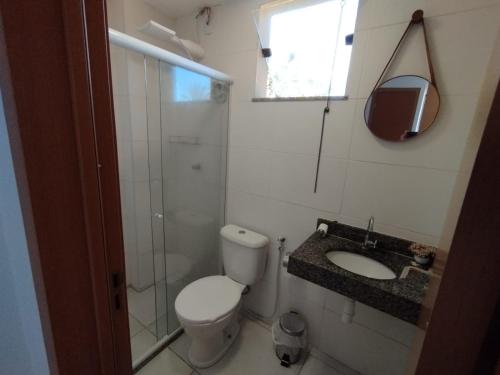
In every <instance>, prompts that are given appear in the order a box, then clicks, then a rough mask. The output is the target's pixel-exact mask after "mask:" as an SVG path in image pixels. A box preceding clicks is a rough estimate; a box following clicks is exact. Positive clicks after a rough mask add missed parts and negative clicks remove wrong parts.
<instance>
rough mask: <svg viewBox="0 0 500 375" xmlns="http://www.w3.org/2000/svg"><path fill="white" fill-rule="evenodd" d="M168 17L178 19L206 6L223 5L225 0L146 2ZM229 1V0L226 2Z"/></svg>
mask: <svg viewBox="0 0 500 375" xmlns="http://www.w3.org/2000/svg"><path fill="white" fill-rule="evenodd" d="M144 1H145V2H146V3H148V4H150V5H152V6H154V7H155V8H157V9H158V10H160V11H161V12H162V13H165V15H166V16H168V17H171V18H178V17H182V16H186V15H188V14H191V13H192V12H194V11H195V10H198V9H200V8H203V7H204V6H207V5H208V6H213V5H217V4H221V3H222V2H224V0H144ZM226 1H227V0H226Z"/></svg>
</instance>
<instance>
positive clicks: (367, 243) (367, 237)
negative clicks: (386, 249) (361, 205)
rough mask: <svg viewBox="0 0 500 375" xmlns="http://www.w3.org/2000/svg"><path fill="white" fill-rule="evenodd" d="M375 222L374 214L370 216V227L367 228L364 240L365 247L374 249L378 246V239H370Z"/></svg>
mask: <svg viewBox="0 0 500 375" xmlns="http://www.w3.org/2000/svg"><path fill="white" fill-rule="evenodd" d="M374 223H375V218H374V217H373V216H371V217H370V220H369V221H368V228H366V234H365V240H364V242H363V248H365V249H374V248H375V247H376V246H377V241H376V240H375V241H371V240H370V233H372V232H373V224H374Z"/></svg>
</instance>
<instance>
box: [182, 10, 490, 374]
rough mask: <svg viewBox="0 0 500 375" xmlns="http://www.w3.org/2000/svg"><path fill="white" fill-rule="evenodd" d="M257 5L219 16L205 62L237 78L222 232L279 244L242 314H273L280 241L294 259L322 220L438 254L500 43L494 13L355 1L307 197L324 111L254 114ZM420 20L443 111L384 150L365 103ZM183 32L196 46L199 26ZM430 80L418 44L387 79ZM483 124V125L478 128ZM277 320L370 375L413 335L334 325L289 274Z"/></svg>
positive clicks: (325, 296) (312, 105)
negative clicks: (348, 55)
mask: <svg viewBox="0 0 500 375" xmlns="http://www.w3.org/2000/svg"><path fill="white" fill-rule="evenodd" d="M259 3H262V1H259V0H252V1H243V0H236V1H231V2H226V3H225V4H224V5H222V6H218V7H214V9H213V10H214V12H213V24H212V26H210V27H209V28H204V27H202V26H198V27H199V30H200V31H201V32H200V33H199V34H200V39H201V40H200V42H201V44H202V46H203V47H204V48H205V50H206V53H207V55H206V58H205V59H204V60H203V61H202V63H204V64H206V65H209V66H211V67H214V68H216V69H218V70H221V71H224V72H226V73H228V74H230V75H232V76H233V78H234V80H235V83H234V85H233V88H232V103H231V117H230V141H229V145H230V148H229V171H228V196H227V221H228V222H231V223H235V224H239V225H242V226H246V227H248V228H250V229H253V230H256V231H259V232H262V233H264V234H266V235H268V236H269V237H270V238H271V239H272V240H273V246H272V249H271V261H270V263H269V265H268V269H267V273H266V276H265V279H264V280H263V281H262V282H261V283H260V284H259V285H257V286H255V287H254V288H253V290H252V293H251V294H250V296H249V297H248V299H247V305H248V307H250V308H251V309H253V310H255V311H256V312H258V313H260V314H264V315H266V314H269V312H270V311H271V309H272V301H273V299H274V295H273V291H274V285H273V283H274V279H275V277H274V272H275V267H276V258H277V252H276V243H275V241H274V239H276V238H277V237H278V236H279V235H283V236H285V237H286V238H287V244H288V247H289V249H290V250H293V249H294V248H296V247H297V246H298V245H299V244H300V243H301V242H302V241H303V240H305V239H306V238H307V236H308V235H309V234H310V233H311V232H312V230H313V229H314V224H315V220H316V218H317V217H324V218H330V219H337V220H340V221H341V222H344V223H348V224H352V225H356V226H360V227H364V226H365V225H366V224H367V219H368V217H369V216H370V215H374V216H375V218H376V222H375V229H376V230H377V231H380V232H383V233H387V234H391V235H395V236H401V237H403V238H407V239H410V240H415V241H420V242H423V243H427V244H431V245H434V244H437V243H438V241H439V238H440V236H441V234H442V231H443V227H444V222H445V219H446V214H447V211H448V206H449V202H450V199H451V197H452V193H453V190H454V186H455V181H456V179H457V176H458V175H459V171H460V164H461V161H462V159H463V158H464V156H465V155H466V153H469V152H470V149H471V148H474V147H477V144H475V143H474V142H471V137H475V135H474V134H477V132H475V133H474V132H473V133H471V128H472V125H473V122H474V120H475V119H476V117H475V115H476V110H477V104H478V99H479V95H480V93H481V91H482V85H483V81H484V79H485V78H489V79H490V80H491V79H497V78H498V74H497V76H495V77H492V76H490V77H485V71H486V68H487V65H488V62H489V59H490V55H491V54H492V50H493V45H494V42H495V38H496V36H497V32H498V18H499V16H500V5H499V4H500V2H499V1H493V0H481V1H475V2H464V1H460V2H457V1H452V0H446V1H432V2H431V1H426V0H420V1H409V0H407V1H396V0H382V1H373V0H367V1H364V2H361V5H360V9H359V16H358V22H357V30H356V34H355V38H354V46H353V55H352V62H351V71H350V75H349V80H348V89H347V94H348V96H349V100H347V101H342V102H334V103H333V104H332V111H331V114H330V115H329V116H328V119H327V124H326V133H325V141H324V145H323V150H324V152H323V158H322V164H321V172H320V179H319V190H318V194H316V195H314V194H313V184H314V170H315V161H316V152H317V149H318V142H319V133H320V125H321V123H320V120H321V114H322V109H323V107H324V103H321V102H288V103H252V102H251V98H252V97H253V95H254V92H255V76H256V61H257V58H258V55H259V51H258V49H257V46H258V43H257V37H256V33H255V29H254V25H253V20H252V11H253V10H255V9H258V5H259ZM418 8H422V9H423V10H424V12H425V16H426V25H427V29H428V36H429V39H430V47H431V53H432V57H433V61H434V64H435V71H436V77H437V82H438V89H439V90H440V93H441V100H442V102H441V110H440V113H439V115H438V119H437V121H436V123H435V126H433V127H432V128H431V129H430V130H429V131H427V132H426V133H425V134H423V135H421V136H419V137H418V138H416V139H412V140H411V141H409V142H406V143H403V144H397V143H389V142H384V141H381V140H378V139H376V138H375V137H374V136H373V135H372V134H371V133H370V132H369V130H368V129H367V128H366V126H365V124H364V121H363V109H364V104H365V101H366V99H367V97H368V95H369V93H370V91H371V89H372V88H373V85H374V83H375V81H376V80H377V78H378V76H379V74H380V72H381V71H382V69H383V67H384V65H385V63H386V61H387V59H388V58H389V56H390V54H391V52H392V50H393V49H394V47H395V45H396V44H397V41H398V40H399V38H400V36H401V35H402V33H403V31H404V29H405V28H406V26H407V23H408V21H409V19H410V17H411V14H412V12H413V11H414V10H415V9H418ZM176 30H177V31H178V33H179V34H180V35H181V36H182V37H184V38H191V39H193V40H196V26H195V22H194V21H193V15H190V16H187V17H184V18H181V19H179V20H177V23H176ZM405 73H407V74H419V75H423V76H428V72H427V64H426V62H425V52H424V45H423V38H422V33H421V31H420V30H419V32H418V33H417V32H412V33H411V34H410V35H409V38H408V41H407V43H406V45H405V47H404V48H403V50H402V53H401V55H400V58H398V59H397V60H396V61H395V64H394V65H393V69H391V71H390V74H391V75H396V74H405ZM482 125H484V123H483V124H481V126H482ZM282 281H283V283H282V284H283V288H282V295H283V299H282V308H289V307H293V308H295V309H298V310H299V311H301V312H302V313H304V314H305V315H306V317H307V318H308V321H309V324H310V329H311V333H312V337H311V339H312V342H313V344H314V345H315V346H317V347H318V348H319V349H320V350H322V351H324V352H326V353H328V354H330V355H332V356H334V357H336V358H337V359H339V360H341V361H344V362H345V363H347V364H348V365H350V366H352V367H353V368H355V369H357V370H359V371H361V372H363V373H367V374H399V373H402V372H403V370H404V367H405V362H406V355H407V352H408V346H409V345H410V342H411V339H412V337H413V335H414V333H415V332H414V331H415V329H414V328H413V327H412V326H410V325H408V324H406V323H404V322H401V321H399V320H397V319H394V318H392V317H390V316H388V315H386V314H382V313H380V312H378V311H376V310H373V309H371V308H369V307H366V306H363V305H360V304H357V306H358V314H357V315H356V317H355V323H354V324H352V325H343V324H341V323H340V318H339V312H340V311H341V309H342V301H343V298H342V297H341V296H339V295H338V294H336V293H332V292H330V291H327V290H325V289H323V288H320V287H317V286H314V285H313V284H311V283H308V282H305V281H302V280H299V279H297V278H295V277H293V276H291V275H288V274H286V273H284V274H283V275H282Z"/></svg>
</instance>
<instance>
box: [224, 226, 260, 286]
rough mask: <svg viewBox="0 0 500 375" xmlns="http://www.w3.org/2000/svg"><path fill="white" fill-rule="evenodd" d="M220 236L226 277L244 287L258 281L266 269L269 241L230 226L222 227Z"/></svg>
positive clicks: (250, 232) (245, 230)
mask: <svg viewBox="0 0 500 375" xmlns="http://www.w3.org/2000/svg"><path fill="white" fill-rule="evenodd" d="M220 234H221V238H222V259H223V263H224V270H225V271H226V275H227V276H229V277H230V278H231V279H233V280H234V281H237V282H239V283H241V284H244V285H252V284H255V283H256V282H257V281H259V280H260V279H261V278H262V276H263V275H264V271H265V269H266V260H267V252H268V246H267V245H268V244H269V239H268V238H267V237H266V236H264V235H262V234H259V233H255V232H252V231H251V230H248V229H245V228H242V227H239V226H237V225H232V224H229V225H226V226H225V227H223V228H222V229H221V231H220Z"/></svg>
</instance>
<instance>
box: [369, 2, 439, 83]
mask: <svg viewBox="0 0 500 375" xmlns="http://www.w3.org/2000/svg"><path fill="white" fill-rule="evenodd" d="M420 24H421V25H422V29H423V32H424V42H425V53H426V55H427V65H428V67H429V73H430V75H431V83H432V84H433V85H434V86H436V87H437V85H436V79H435V76H434V67H433V66H432V60H431V54H430V51H429V43H428V40H427V32H426V29H425V22H424V11H423V10H421V9H419V10H416V11H415V12H413V15H412V17H411V21H410V23H409V24H408V26H407V27H406V29H405V31H404V33H403V35H402V36H401V39H399V42H398V44H397V45H396V48H395V49H394V51H393V52H392V55H391V57H390V58H389V61H387V64H386V65H385V67H384V70H382V74H380V77H379V78H378V80H377V83H375V86H374V88H373V90H374V91H375V89H376V88H377V87H378V85H379V84H380V81H381V80H382V78H384V76H385V74H386V73H387V69H389V66H390V65H391V63H392V62H393V60H394V57H396V54H397V52H398V51H399V48H400V47H401V44H403V41H404V40H405V38H406V36H407V35H408V32H409V31H410V29H411V27H412V26H414V25H420Z"/></svg>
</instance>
